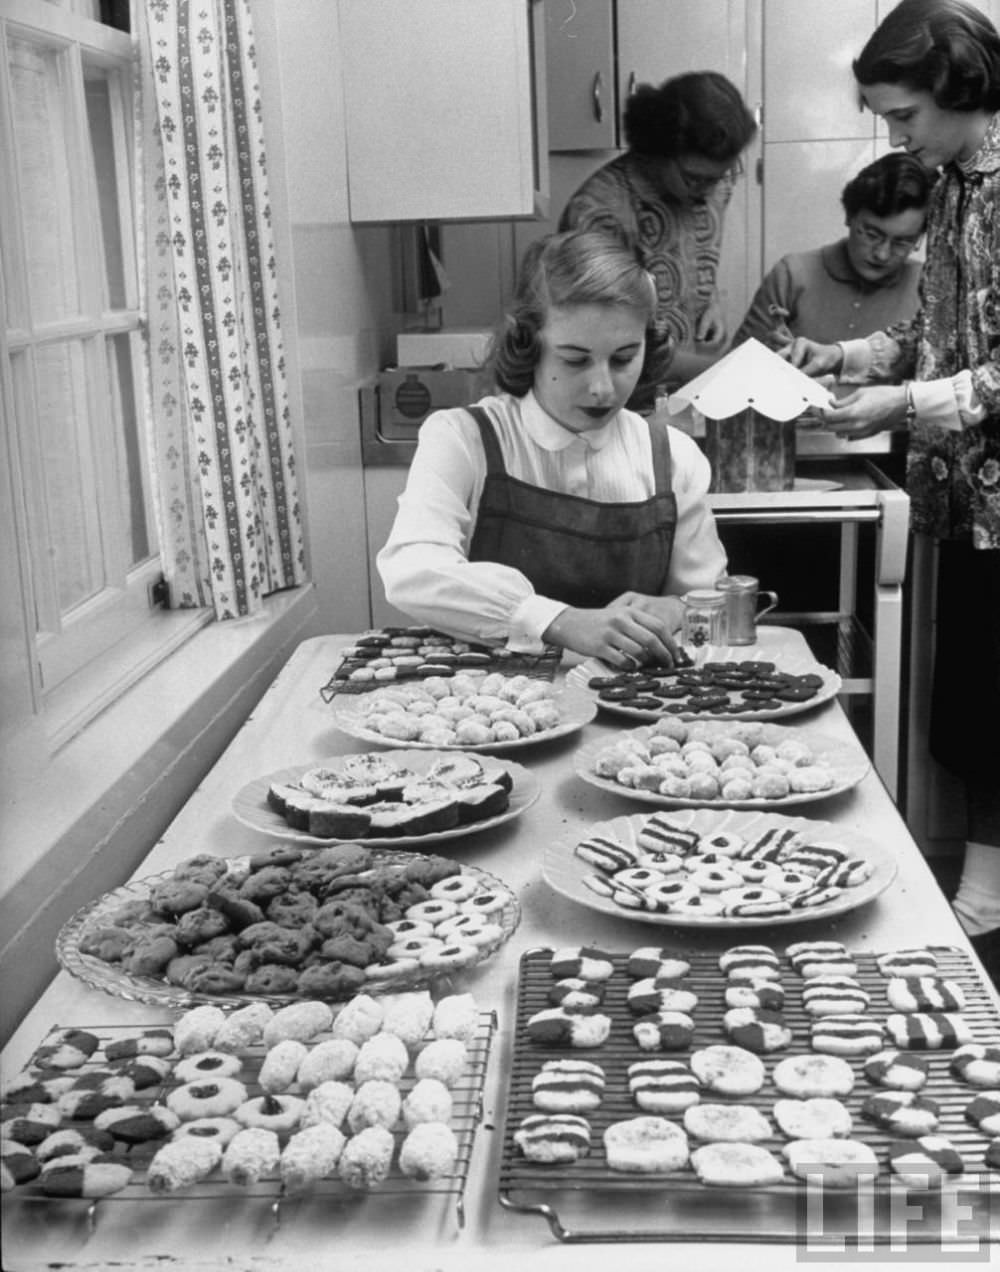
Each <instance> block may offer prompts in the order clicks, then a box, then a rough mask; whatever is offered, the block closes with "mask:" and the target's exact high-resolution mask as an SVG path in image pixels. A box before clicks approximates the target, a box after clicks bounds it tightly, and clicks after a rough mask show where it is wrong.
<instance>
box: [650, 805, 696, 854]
mask: <svg viewBox="0 0 1000 1272" xmlns="http://www.w3.org/2000/svg"><path fill="white" fill-rule="evenodd" d="M700 838H701V837H700V836H699V835H698V834H696V833H695V832H694V831H693V830H687V829H685V828H684V827H681V826H675V825H674V823H673V822H672V821H671V818H670V815H669V814H668V813H653V815H652V816H651V817H647V818H646V820H645V821H644V822H643V823H642V825H641V826H640V827H639V832H638V834H637V835H636V843H637V844H638V846H639V848H640V849H641V850H642V851H643V852H661V851H666V852H675V853H678V854H679V855H680V856H681V857H687V856H689V855H690V854H691V853H694V852H697V851H698V844H699V841H700Z"/></svg>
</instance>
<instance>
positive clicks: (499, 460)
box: [465, 406, 507, 477]
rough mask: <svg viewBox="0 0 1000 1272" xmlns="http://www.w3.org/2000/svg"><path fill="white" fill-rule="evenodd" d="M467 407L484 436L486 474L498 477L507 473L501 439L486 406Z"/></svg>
mask: <svg viewBox="0 0 1000 1272" xmlns="http://www.w3.org/2000/svg"><path fill="white" fill-rule="evenodd" d="M465 409H466V410H467V411H468V412H469V414H470V415H471V416H472V418H473V419H474V420H475V421H476V424H477V425H478V426H479V436H480V437H481V438H482V442H483V450H484V452H485V453H486V476H487V477H496V476H497V475H504V474H506V472H507V468H506V466H505V464H504V462H503V455H502V454H501V453H500V441H499V439H498V438H497V433H496V429H495V428H494V427H493V421H492V420H491V419H490V417H489V414H488V413H487V411H486V408H485V407H482V406H467V407H466V408H465Z"/></svg>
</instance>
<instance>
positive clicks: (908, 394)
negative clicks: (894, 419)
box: [903, 380, 917, 429]
mask: <svg viewBox="0 0 1000 1272" xmlns="http://www.w3.org/2000/svg"><path fill="white" fill-rule="evenodd" d="M903 394H904V398H905V402H906V410H905V411H904V413H903V427H904V428H907V429H909V428H912V427H913V422H914V420H915V419H916V418H917V406H916V403H915V402H914V401H913V381H912V380H904V381H903Z"/></svg>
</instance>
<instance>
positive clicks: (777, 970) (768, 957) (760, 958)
mask: <svg viewBox="0 0 1000 1272" xmlns="http://www.w3.org/2000/svg"><path fill="white" fill-rule="evenodd" d="M719 970H720V971H721V972H722V973H723V975H725V976H726V977H727V979H728V980H730V981H749V980H778V979H779V977H780V975H781V960H780V959H779V958H778V956H777V954H776V953H775V952H774V950H773V949H771V947H770V946H769V945H733V946H730V948H729V949H728V950H724V951H723V952H722V954H720V955H719Z"/></svg>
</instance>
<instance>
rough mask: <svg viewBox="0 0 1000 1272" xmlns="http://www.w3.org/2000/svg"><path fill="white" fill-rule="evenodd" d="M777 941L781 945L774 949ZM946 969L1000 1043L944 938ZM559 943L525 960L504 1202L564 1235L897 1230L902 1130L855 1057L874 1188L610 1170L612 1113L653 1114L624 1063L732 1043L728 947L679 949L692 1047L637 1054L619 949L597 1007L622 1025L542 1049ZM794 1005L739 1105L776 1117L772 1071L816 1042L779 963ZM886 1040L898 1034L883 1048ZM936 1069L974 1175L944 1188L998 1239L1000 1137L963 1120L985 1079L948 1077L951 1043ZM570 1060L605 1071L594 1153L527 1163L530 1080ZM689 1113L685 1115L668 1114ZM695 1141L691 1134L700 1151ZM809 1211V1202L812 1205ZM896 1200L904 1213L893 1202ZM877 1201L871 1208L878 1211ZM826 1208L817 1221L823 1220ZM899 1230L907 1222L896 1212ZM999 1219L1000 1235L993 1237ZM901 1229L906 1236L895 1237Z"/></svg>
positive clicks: (763, 1235)
mask: <svg viewBox="0 0 1000 1272" xmlns="http://www.w3.org/2000/svg"><path fill="white" fill-rule="evenodd" d="M774 948H776V950H777V947H774ZM935 954H936V955H937V959H938V965H939V975H941V976H944V977H948V978H951V979H954V980H957V981H958V982H959V983H960V984H961V986H962V988H963V990H964V991H965V995H966V999H967V1002H966V1006H965V1008H964V1010H963V1011H962V1013H961V1015H962V1017H963V1019H964V1020H965V1022H966V1023H967V1025H968V1026H969V1029H970V1031H971V1033H972V1035H973V1037H974V1039H975V1040H976V1041H978V1042H989V1043H994V1044H996V1043H997V1042H998V1041H1000V1014H998V1012H997V1009H996V1006H995V1004H994V1001H993V998H992V996H991V994H990V992H989V990H988V989H987V988H986V987H985V986H984V984H983V983H982V981H981V980H980V977H979V975H978V973H977V972H976V970H975V969H974V967H973V965H972V963H971V962H970V960H969V959H968V958H967V956H966V955H965V954H963V953H962V952H960V951H958V950H954V949H951V948H937V947H935ZM551 955H552V951H551V950H545V949H543V950H530V951H528V952H527V953H525V954H524V955H523V956H522V959H521V964H520V972H519V981H518V1002H517V1017H516V1026H515V1035H514V1039H515V1041H514V1052H513V1061H512V1066H511V1070H510V1074H509V1079H508V1095H507V1105H506V1116H505V1125H504V1136H503V1148H502V1157H501V1165H500V1177H499V1200H500V1204H501V1205H503V1206H505V1207H507V1208H508V1209H511V1210H518V1211H522V1212H525V1213H530V1214H535V1215H538V1216H539V1217H540V1218H543V1219H545V1220H546V1221H547V1223H548V1224H549V1227H550V1229H551V1231H552V1232H553V1234H554V1235H555V1236H556V1237H558V1238H559V1240H560V1241H565V1242H585V1241H691V1240H699V1239H704V1240H712V1241H740V1242H744V1241H768V1242H771V1241H773V1242H797V1243H804V1242H806V1241H807V1240H808V1238H809V1237H810V1236H813V1237H815V1238H816V1241H817V1242H818V1243H819V1244H820V1245H821V1244H822V1243H823V1242H829V1241H833V1242H841V1241H843V1240H844V1239H847V1240H848V1241H850V1240H852V1239H855V1238H857V1234H858V1229H859V1226H861V1227H863V1226H865V1225H866V1224H867V1223H868V1221H869V1219H870V1218H871V1217H872V1216H873V1215H877V1216H878V1221H877V1222H876V1223H875V1224H874V1226H873V1228H872V1232H873V1234H877V1236H875V1237H873V1239H874V1240H876V1241H877V1242H879V1243H881V1242H883V1241H888V1240H890V1239H892V1237H893V1216H894V1215H896V1216H898V1214H899V1212H900V1205H899V1200H900V1198H901V1197H902V1199H903V1200H904V1201H905V1199H906V1189H905V1186H904V1185H903V1183H902V1181H901V1180H900V1179H899V1178H898V1177H894V1176H891V1175H890V1171H889V1166H888V1163H887V1160H886V1150H887V1147H888V1144H889V1143H890V1141H892V1140H894V1139H899V1138H902V1137H901V1136H900V1135H899V1134H898V1133H891V1132H887V1131H883V1130H880V1129H879V1128H877V1127H876V1126H874V1125H873V1124H871V1123H869V1122H866V1121H864V1120H862V1118H861V1117H860V1108H861V1104H862V1102H863V1101H864V1099H865V1097H866V1096H868V1095H871V1094H873V1093H874V1092H876V1091H877V1090H879V1089H880V1088H876V1087H874V1086H872V1084H871V1083H870V1082H869V1081H868V1080H867V1079H866V1078H865V1077H864V1075H863V1073H862V1066H863V1063H864V1057H861V1058H853V1059H852V1058H849V1057H847V1059H848V1062H849V1063H850V1064H851V1066H852V1068H853V1069H854V1070H855V1085H854V1089H853V1091H852V1092H851V1094H850V1095H848V1096H845V1097H841V1098H842V1102H843V1103H844V1104H845V1105H847V1107H848V1108H849V1110H850V1112H851V1114H852V1117H853V1129H852V1131H851V1138H852V1139H857V1140H861V1141H862V1142H864V1143H866V1144H868V1145H870V1146H871V1148H872V1149H873V1150H874V1151H875V1153H876V1155H877V1156H878V1158H879V1163H880V1173H879V1175H878V1177H877V1179H876V1181H875V1183H874V1187H873V1190H872V1193H871V1195H870V1196H862V1195H861V1193H860V1191H859V1192H858V1193H855V1192H854V1191H853V1190H852V1191H850V1194H849V1195H848V1194H847V1192H846V1191H845V1192H843V1193H839V1194H834V1195H830V1194H829V1191H828V1193H827V1195H826V1196H825V1197H823V1198H822V1199H820V1200H821V1205H820V1208H819V1210H817V1206H816V1202H817V1198H816V1197H815V1196H813V1197H811V1198H810V1197H807V1196H806V1186H805V1184H803V1183H802V1182H801V1181H798V1180H796V1179H794V1177H793V1176H791V1174H788V1175H787V1177H786V1180H785V1181H784V1182H782V1183H780V1184H774V1185H770V1186H763V1187H746V1188H743V1189H733V1188H726V1189H718V1188H713V1187H711V1186H707V1185H704V1184H702V1183H701V1182H700V1181H699V1180H698V1178H697V1176H696V1175H695V1173H694V1171H693V1170H692V1169H690V1168H687V1169H685V1170H683V1171H674V1172H671V1173H669V1174H668V1173H661V1174H656V1175H641V1174H631V1173H630V1174H623V1173H621V1172H617V1171H613V1170H611V1169H610V1168H609V1167H608V1166H607V1163H606V1160H605V1156H604V1151H603V1142H602V1135H603V1132H604V1131H605V1129H606V1128H607V1127H608V1126H609V1125H611V1124H612V1123H613V1122H617V1121H621V1120H623V1119H627V1118H631V1117H635V1116H638V1115H640V1114H642V1113H643V1110H642V1109H640V1108H637V1107H636V1106H635V1104H633V1103H632V1101H631V1097H630V1095H629V1090H628V1080H627V1070H628V1066H629V1065H630V1064H632V1063H633V1062H635V1061H637V1060H639V1059H643V1058H650V1057H651V1056H652V1055H653V1054H656V1055H658V1056H661V1058H664V1059H678V1060H686V1059H687V1058H688V1057H689V1056H690V1054H691V1052H692V1051H693V1050H696V1049H697V1048H699V1047H703V1046H707V1045H710V1044H713V1043H725V1042H727V1041H728V1040H727V1038H726V1037H725V1035H724V1033H723V1030H722V1023H721V1022H722V1015H723V1012H724V1011H725V1009H726V1008H725V1002H724V990H725V977H724V976H723V975H722V974H721V973H720V971H719V969H718V961H717V956H715V955H709V954H705V953H703V952H691V953H683V952H681V953H678V957H682V958H684V959H686V960H687V961H688V962H689V963H690V964H691V970H690V971H689V972H688V973H687V974H686V975H685V976H684V977H683V979H682V980H681V981H680V982H679V983H680V984H683V986H684V987H685V988H687V989H691V990H693V991H694V992H695V993H696V994H697V995H698V1004H697V1006H696V1008H695V1010H694V1012H693V1019H694V1023H695V1034H694V1037H693V1039H692V1042H691V1045H690V1047H689V1048H688V1049H686V1050H684V1051H671V1052H663V1053H650V1052H644V1051H640V1049H639V1047H638V1044H637V1043H636V1042H635V1040H634V1038H633V1036H632V1025H633V1024H634V1023H635V1021H636V1019H637V1017H636V1016H635V1015H634V1014H633V1013H632V1012H631V1011H630V1009H629V1007H628V1005H627V1000H626V996H627V992H628V988H629V986H630V985H631V984H632V983H633V981H632V978H631V977H630V976H629V975H628V973H627V971H626V963H627V955H622V954H617V955H612V959H613V962H614V965H615V972H614V975H613V976H612V978H611V980H610V981H609V982H608V987H607V993H606V997H605V1000H604V1003H603V1004H602V1006H601V1007H600V1008H599V1010H600V1011H601V1012H602V1013H604V1014H606V1015H608V1016H610V1017H611V1020H612V1025H611V1031H610V1034H609V1036H608V1039H607V1041H606V1042H605V1043H604V1044H603V1045H602V1046H600V1047H597V1048H591V1049H574V1048H568V1047H551V1046H543V1045H540V1044H537V1043H534V1042H532V1041H531V1040H530V1039H529V1037H528V1034H527V1030H526V1025H527V1021H528V1019H529V1018H530V1017H531V1016H532V1015H534V1013H535V1012H537V1011H541V1010H543V1009H544V1008H546V1007H551V1006H552V1003H551V1002H550V1000H549V997H548V994H549V990H550V988H551V986H552V983H553V977H552V973H551V971H550V967H549V964H550V960H551ZM852 957H853V959H854V961H855V962H856V963H857V965H858V975H857V978H856V979H857V980H858V981H859V982H860V983H861V984H862V985H863V986H864V988H865V989H867V990H868V992H869V993H870V995H871V1005H870V1008H869V1012H870V1014H872V1015H876V1016H881V1017H882V1018H884V1017H885V1016H886V1015H887V1014H888V1013H889V1012H890V1011H891V1010H892V1009H891V1008H890V1007H889V1005H888V1003H887V1000H886V996H885V985H886V977H885V976H884V975H883V974H882V973H881V972H880V971H879V970H878V968H877V967H876V963H875V959H876V956H875V955H873V954H854V955H852ZM781 979H782V984H783V986H784V988H785V993H786V1000H785V1009H784V1011H783V1013H782V1014H783V1016H784V1019H785V1023H786V1024H787V1025H788V1026H789V1027H790V1028H791V1029H792V1031H793V1042H792V1043H791V1045H790V1046H789V1047H787V1048H785V1049H783V1050H781V1051H777V1052H773V1053H771V1054H770V1055H766V1056H762V1057H761V1059H762V1060H763V1061H764V1064H765V1069H766V1071H767V1078H766V1080H765V1084H764V1086H763V1087H762V1088H761V1090H760V1091H759V1092H758V1093H757V1094H756V1095H753V1096H748V1097H742V1099H741V1100H739V1101H738V1102H740V1103H744V1104H752V1105H753V1106H754V1107H755V1108H757V1109H759V1110H760V1111H761V1112H762V1113H763V1114H765V1115H766V1116H768V1117H769V1118H770V1120H771V1122H772V1125H774V1119H773V1115H772V1106H773V1104H774V1102H775V1100H776V1099H778V1098H781V1092H780V1091H778V1090H777V1089H776V1088H775V1086H774V1085H773V1083H772V1081H771V1071H772V1069H773V1067H774V1065H775V1064H777V1063H778V1061H780V1060H781V1059H783V1058H784V1057H785V1056H789V1055H795V1054H803V1053H807V1052H809V1051H810V1050H811V1048H810V1045H809V1024H810V1022H811V1020H812V1017H811V1016H809V1015H808V1014H807V1013H806V1011H805V1010H804V1008H803V1006H802V1001H801V996H800V985H801V984H802V982H801V980H800V978H799V977H798V975H797V974H796V973H795V972H794V971H792V970H791V968H790V966H786V967H785V970H783V972H782V978H781ZM888 1045H889V1044H888V1043H887V1044H886V1046H888ZM921 1054H922V1055H923V1056H924V1057H925V1058H926V1059H927V1060H928V1061H929V1064H930V1075H929V1078H928V1081H927V1084H926V1086H925V1087H924V1088H923V1089H922V1091H921V1094H923V1095H927V1096H929V1097H930V1098H931V1099H933V1100H935V1101H936V1102H937V1103H938V1104H939V1106H940V1109H941V1118H940V1124H939V1126H938V1128H937V1129H936V1131H935V1132H934V1133H935V1134H939V1135H943V1136H946V1137H947V1138H948V1140H950V1141H951V1143H952V1144H953V1145H954V1147H955V1148H956V1149H957V1150H958V1151H959V1152H960V1153H961V1155H962V1158H963V1160H964V1162H965V1166H966V1174H965V1175H964V1176H962V1177H959V1178H958V1179H957V1180H956V1181H955V1182H953V1183H949V1184H948V1185H947V1188H948V1190H950V1191H951V1192H952V1193H954V1194H957V1195H958V1196H959V1197H960V1200H961V1202H962V1203H963V1204H968V1205H971V1206H973V1207H974V1208H975V1209H976V1211H977V1214H976V1218H975V1223H976V1233H977V1235H976V1238H975V1239H977V1240H987V1241H990V1240H1000V1223H998V1221H997V1218H996V1217H992V1218H991V1214H990V1211H991V1207H992V1208H993V1209H994V1210H995V1209H996V1205H997V1199H998V1198H1000V1172H996V1171H994V1172H990V1171H989V1170H988V1169H987V1167H986V1165H985V1162H984V1158H983V1154H984V1152H985V1149H986V1147H987V1145H988V1143H989V1139H990V1137H989V1136H988V1135H986V1134H984V1133H982V1132H980V1131H978V1130H977V1129H976V1128H975V1127H974V1126H972V1125H970V1124H969V1123H968V1122H967V1121H966V1120H965V1118H964V1115H963V1114H964V1109H965V1106H966V1105H967V1104H968V1102H969V1101H970V1100H971V1099H972V1098H973V1096H974V1095H975V1094H976V1093H977V1092H976V1089H975V1088H972V1087H969V1086H965V1085H964V1084H962V1083H959V1082H957V1081H956V1080H955V1079H954V1078H953V1077H951V1075H950V1074H949V1072H948V1061H949V1059H950V1055H951V1052H950V1051H937V1052H935V1051H925V1052H922V1053H921ZM558 1057H572V1058H575V1059H583V1060H590V1061H592V1062H595V1063H597V1064H599V1065H600V1066H601V1067H602V1069H603V1070H604V1073H605V1077H606V1088H605V1094H604V1098H603V1100H602V1103H601V1105H600V1108H599V1109H597V1110H595V1111H593V1112H590V1113H587V1114H585V1115H584V1116H586V1117H587V1119H588V1121H589V1122H590V1126H591V1140H590V1150H589V1153H588V1154H587V1155H586V1156H584V1157H582V1158H580V1159H579V1160H578V1161H577V1162H575V1163H573V1164H572V1165H566V1164H553V1165H550V1164H544V1163H541V1164H540V1163H535V1162H531V1161H528V1160H526V1159H525V1158H524V1157H523V1156H522V1155H521V1154H520V1152H519V1150H518V1149H517V1146H516V1144H515V1142H514V1133H515V1131H516V1130H517V1129H518V1127H519V1125H520V1123H521V1120H522V1119H523V1118H524V1117H526V1116H528V1115H530V1114H532V1113H537V1112H538V1111H539V1110H538V1109H537V1108H535V1107H534V1105H533V1103H532V1089H531V1084H532V1079H533V1077H534V1076H535V1074H536V1073H537V1072H538V1071H539V1069H540V1068H541V1067H542V1064H543V1063H544V1062H545V1061H546V1060H550V1059H556V1058H558ZM703 1099H705V1100H710V1101H712V1102H733V1097H727V1096H724V1095H716V1094H714V1093H712V1094H710V1095H709V1094H705V1095H704V1096H703ZM666 1116H668V1117H670V1118H671V1120H674V1121H677V1122H679V1121H680V1120H681V1118H682V1115H681V1114H676V1113H675V1114H668V1115H666ZM786 1142H787V1139H786V1137H784V1136H783V1135H782V1134H781V1133H780V1132H779V1131H777V1129H776V1128H775V1135H774V1137H773V1139H770V1140H767V1141H764V1142H763V1146H764V1147H765V1148H768V1149H770V1150H771V1151H772V1153H774V1155H775V1156H777V1157H778V1158H779V1159H780V1158H781V1149H782V1147H783V1145H784V1144H785V1143H786ZM695 1146H696V1143H695V1142H694V1141H692V1147H695ZM921 1200H922V1202H923V1208H924V1210H925V1211H926V1214H925V1216H924V1219H925V1222H924V1225H923V1229H922V1230H918V1229H916V1228H914V1229H913V1230H907V1233H906V1236H907V1237H908V1238H909V1240H911V1241H914V1242H916V1241H921V1242H933V1241H936V1240H938V1239H939V1237H940V1234H941V1231H942V1224H943V1223H944V1219H943V1218H942V1206H944V1207H945V1208H947V1206H948V1201H947V1199H946V1198H945V1197H944V1196H941V1195H939V1196H936V1197H935V1196H932V1195H931V1194H929V1193H927V1194H921ZM810 1206H811V1207H812V1209H811V1210H810V1209H809V1207H810ZM894 1207H895V1209H894ZM873 1208H874V1209H873ZM817 1216H818V1218H817ZM817 1222H819V1223H820V1225H821V1231H817V1232H813V1233H810V1231H809V1224H810V1223H814V1224H815V1223H817ZM897 1228H898V1221H897ZM991 1228H992V1230H993V1234H991ZM896 1235H897V1237H898V1236H899V1233H898V1231H897V1233H896Z"/></svg>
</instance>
